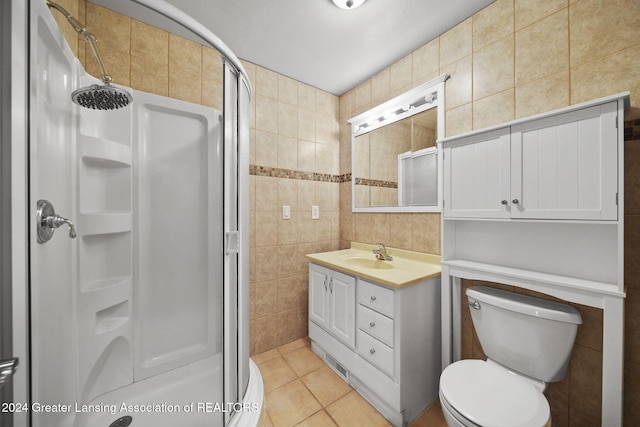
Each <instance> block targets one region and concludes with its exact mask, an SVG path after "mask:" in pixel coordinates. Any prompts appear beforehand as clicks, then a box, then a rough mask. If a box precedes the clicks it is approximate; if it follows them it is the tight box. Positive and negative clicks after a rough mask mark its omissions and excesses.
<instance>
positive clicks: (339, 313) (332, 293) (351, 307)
mask: <svg viewBox="0 0 640 427" xmlns="http://www.w3.org/2000/svg"><path fill="white" fill-rule="evenodd" d="M329 299H330V306H331V314H330V317H329V332H331V333H332V334H333V335H334V336H335V337H336V338H338V339H339V340H341V341H343V342H344V343H345V344H347V345H349V346H350V347H352V348H353V347H355V345H356V336H355V332H356V315H355V312H356V282H355V278H353V277H351V276H347V275H345V274H341V273H337V272H334V273H333V275H332V277H331V279H330V281H329Z"/></svg>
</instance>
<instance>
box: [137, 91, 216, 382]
mask: <svg viewBox="0 0 640 427" xmlns="http://www.w3.org/2000/svg"><path fill="white" fill-rule="evenodd" d="M133 95H134V99H135V105H134V135H136V142H135V145H136V147H135V154H134V159H135V165H136V167H135V168H134V176H135V182H136V185H135V188H134V194H135V196H136V197H135V198H134V199H135V200H136V202H135V206H134V216H135V225H136V226H135V231H134V242H135V244H134V248H135V254H134V261H135V269H134V278H135V283H136V286H134V299H135V300H136V304H135V307H136V315H135V318H136V324H135V329H134V330H135V331H136V332H137V333H136V335H137V338H136V344H135V350H136V351H134V353H135V355H136V357H135V374H134V378H135V380H140V379H143V378H147V377H149V376H151V375H156V374H158V373H161V372H164V371H166V370H167V369H171V368H175V367H178V366H182V365H185V364H187V363H190V362H193V361H195V360H199V359H202V358H205V357H208V356H211V355H213V354H217V353H219V352H221V351H222V283H223V271H222V259H223V256H224V254H223V245H222V243H223V241H224V236H223V232H222V230H223V205H222V200H223V194H222V193H223V182H224V180H223V170H224V168H223V160H224V159H223V150H222V146H221V142H222V134H221V120H222V115H221V113H220V112H219V111H216V110H214V109H212V108H207V107H203V106H200V105H195V104H191V103H187V102H181V101H177V100H174V99H169V98H165V97H161V96H157V95H151V94H147V93H143V92H139V91H134V94H133Z"/></svg>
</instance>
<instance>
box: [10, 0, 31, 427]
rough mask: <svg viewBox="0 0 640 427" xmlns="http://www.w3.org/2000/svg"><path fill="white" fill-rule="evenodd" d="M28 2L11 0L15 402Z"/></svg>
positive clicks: (22, 382) (21, 378) (20, 387)
mask: <svg viewBox="0 0 640 427" xmlns="http://www.w3.org/2000/svg"><path fill="white" fill-rule="evenodd" d="M27 5H28V2H25V1H23V0H12V1H11V234H12V235H11V258H12V259H11V271H12V299H13V301H12V311H13V314H12V315H13V319H12V320H13V326H12V328H13V329H12V334H13V355H14V356H15V357H18V358H19V359H20V365H19V366H18V370H17V372H16V373H15V375H14V376H13V400H14V402H29V400H28V399H29V331H28V325H29V309H28V307H29V301H28V280H29V271H28V265H29V263H28V245H27V241H28V240H27V235H28V223H27V216H28V214H27V212H28V207H27V206H28V202H27V194H28V191H27V162H28V158H27V144H28V124H29V119H28V105H27V90H28V83H27V79H28V78H29V73H28V69H29V67H28V53H29V49H28V45H27V40H28V37H27V33H28V28H29V26H28V20H29V13H28V12H29V11H28V7H27ZM13 423H14V424H13V425H14V426H15V427H24V426H28V425H29V419H28V416H27V414H26V413H16V414H14V418H13Z"/></svg>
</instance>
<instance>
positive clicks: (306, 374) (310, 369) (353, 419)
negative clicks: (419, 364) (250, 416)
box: [252, 337, 447, 427]
mask: <svg viewBox="0 0 640 427" xmlns="http://www.w3.org/2000/svg"><path fill="white" fill-rule="evenodd" d="M252 359H253V361H254V362H255V363H256V364H257V365H258V368H259V369H260V373H261V374H262V380H263V381H264V393H265V404H264V407H265V409H266V411H265V412H263V415H262V417H261V419H260V420H261V421H260V427H293V426H299V427H333V426H337V427H360V426H370V427H377V426H380V427H386V426H391V424H390V423H389V422H388V421H387V420H386V419H385V418H384V417H383V416H382V415H381V414H380V413H379V412H378V411H376V409H375V408H374V407H373V406H371V405H370V404H369V403H368V402H367V401H366V400H365V399H364V398H362V397H361V396H360V395H359V394H358V393H357V392H356V391H355V390H354V389H353V388H351V386H349V384H347V383H346V382H345V381H344V380H343V379H342V378H340V377H339V376H338V375H337V374H336V373H335V372H334V371H333V370H332V369H331V368H329V367H328V366H327V365H326V364H325V363H324V362H323V361H322V359H320V357H318V356H317V355H316V354H315V353H314V352H313V351H312V350H311V344H310V340H309V338H308V337H307V338H302V339H299V340H297V341H294V342H291V343H289V344H285V345H283V346H280V347H278V348H276V349H273V350H269V351H267V352H264V353H261V354H258V355H255V356H253V357H252ZM446 426H447V423H446V422H445V420H444V416H443V415H442V410H441V409H440V407H439V406H438V405H432V406H430V407H429V408H428V409H427V410H426V411H425V412H424V413H423V414H422V415H420V417H418V418H417V419H416V420H415V421H414V422H413V423H412V424H411V426H410V427H446Z"/></svg>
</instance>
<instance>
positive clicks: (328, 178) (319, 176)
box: [249, 165, 351, 184]
mask: <svg viewBox="0 0 640 427" xmlns="http://www.w3.org/2000/svg"><path fill="white" fill-rule="evenodd" d="M249 175H255V176H268V177H271V178H284V179H298V180H301V181H318V182H335V183H338V184H341V183H343V182H350V181H351V173H345V174H342V175H332V174H327V173H317V172H304V171H295V170H293V169H282V168H272V167H268V166H258V165H249Z"/></svg>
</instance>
